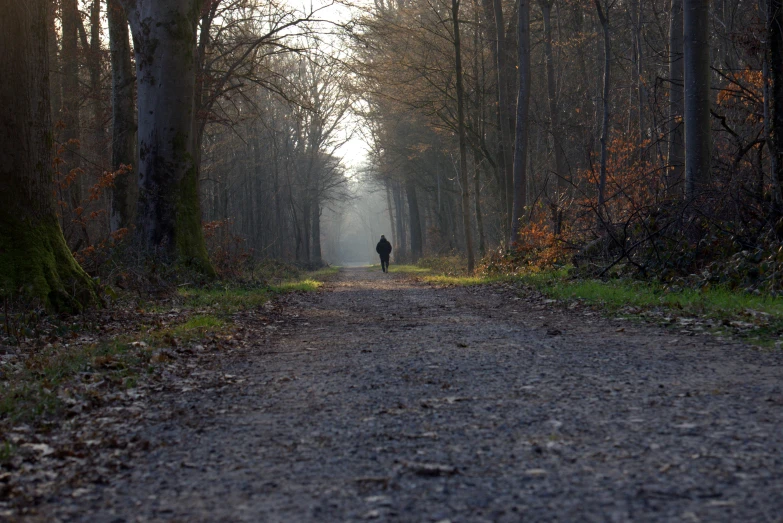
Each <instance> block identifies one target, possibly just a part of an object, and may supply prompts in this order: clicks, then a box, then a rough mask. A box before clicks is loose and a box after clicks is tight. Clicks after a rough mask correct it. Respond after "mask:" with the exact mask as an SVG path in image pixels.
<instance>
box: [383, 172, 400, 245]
mask: <svg viewBox="0 0 783 523" xmlns="http://www.w3.org/2000/svg"><path fill="white" fill-rule="evenodd" d="M390 184H391V182H390V181H389V179H388V178H385V179H384V180H383V185H384V186H385V187H386V208H387V209H388V210H389V230H390V231H391V234H390V236H391V239H392V245H394V246H397V234H396V231H395V230H394V212H393V211H392V197H391V188H390V187H389V185H390Z"/></svg>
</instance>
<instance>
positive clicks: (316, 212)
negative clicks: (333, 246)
mask: <svg viewBox="0 0 783 523" xmlns="http://www.w3.org/2000/svg"><path fill="white" fill-rule="evenodd" d="M311 210H312V213H313V216H312V219H311V229H312V231H311V234H312V243H313V251H312V254H311V259H310V262H311V263H314V264H316V265H318V266H320V265H321V262H322V260H321V206H320V204H319V202H318V198H317V197H316V198H314V199H313V205H312V209H311Z"/></svg>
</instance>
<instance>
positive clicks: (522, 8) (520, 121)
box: [509, 0, 530, 246]
mask: <svg viewBox="0 0 783 523" xmlns="http://www.w3.org/2000/svg"><path fill="white" fill-rule="evenodd" d="M518 9H519V14H518V16H519V20H518V23H519V25H518V26H517V35H518V41H519V43H518V71H519V91H518V93H517V125H516V147H515V148H514V208H513V211H512V213H511V238H510V239H509V246H513V245H514V244H515V243H516V242H517V240H518V239H519V231H520V229H521V227H522V218H523V217H524V214H525V205H526V204H527V201H526V200H527V149H528V141H529V136H528V134H529V132H530V122H529V121H528V115H529V113H530V0H519V8H518Z"/></svg>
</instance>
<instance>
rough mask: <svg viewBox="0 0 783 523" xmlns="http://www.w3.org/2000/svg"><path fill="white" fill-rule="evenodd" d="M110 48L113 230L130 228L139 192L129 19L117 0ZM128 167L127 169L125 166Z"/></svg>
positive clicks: (111, 2) (110, 15)
mask: <svg viewBox="0 0 783 523" xmlns="http://www.w3.org/2000/svg"><path fill="white" fill-rule="evenodd" d="M107 13H108V20H109V46H110V49H111V71H112V79H111V99H112V104H111V105H112V155H111V167H112V170H113V171H114V172H116V173H117V175H116V176H115V178H114V190H113V192H112V200H111V214H110V218H109V219H110V225H111V230H112V231H116V230H118V229H122V228H127V227H130V226H131V225H132V224H133V221H134V219H135V217H136V204H137V200H138V194H139V189H138V185H137V183H136V176H135V173H136V161H137V159H136V158H137V157H136V131H137V129H136V115H135V114H134V110H135V105H134V103H133V99H134V97H133V93H134V90H133V85H134V77H133V64H132V63H131V47H130V34H129V31H128V17H127V16H126V15H125V10H124V9H123V8H122V5H120V3H119V2H118V1H117V0H109V5H108V9H107ZM123 166H125V168H124V169H123V168H122V167H123Z"/></svg>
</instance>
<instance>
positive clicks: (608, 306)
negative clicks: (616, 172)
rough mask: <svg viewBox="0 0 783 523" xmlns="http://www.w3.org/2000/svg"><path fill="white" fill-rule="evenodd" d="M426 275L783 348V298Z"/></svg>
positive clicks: (549, 275)
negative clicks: (530, 292)
mask: <svg viewBox="0 0 783 523" xmlns="http://www.w3.org/2000/svg"><path fill="white" fill-rule="evenodd" d="M406 272H411V273H414V272H415V271H411V270H407V271H406ZM420 272H421V271H420ZM426 272H428V274H427V275H425V276H423V277H422V278H421V279H422V280H423V281H425V282H428V283H432V284H435V285H456V286H474V285H484V284H490V283H500V282H507V283H511V284H516V285H525V286H528V287H532V288H533V289H535V290H537V291H538V292H540V293H541V294H543V295H544V296H546V297H548V298H550V299H554V300H558V301H560V302H563V303H566V304H572V303H574V302H579V303H581V304H583V305H585V306H588V307H592V308H596V309H600V310H601V311H602V312H604V313H608V314H611V315H622V316H625V317H631V318H644V319H645V320H647V321H656V322H658V323H664V324H675V325H678V326H687V328H689V329H694V330H703V331H708V332H713V333H715V334H719V335H730V336H736V337H739V338H744V339H747V340H749V341H752V342H753V343H755V344H758V345H762V346H780V345H781V344H780V337H781V335H783V299H781V298H777V297H770V296H763V295H762V296H757V295H753V294H749V293H746V292H743V291H733V290H730V289H726V288H721V287H712V288H707V289H691V288H680V287H676V286H675V287H672V286H667V285H663V284H659V283H655V282H640V281H635V280H624V279H620V280H597V279H574V278H572V277H570V276H569V274H568V270H567V269H558V270H550V271H538V272H535V271H530V272H525V273H522V274H515V275H511V274H500V275H492V276H488V275H483V276H467V275H459V274H457V275H452V274H442V273H432V271H430V269H426Z"/></svg>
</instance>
